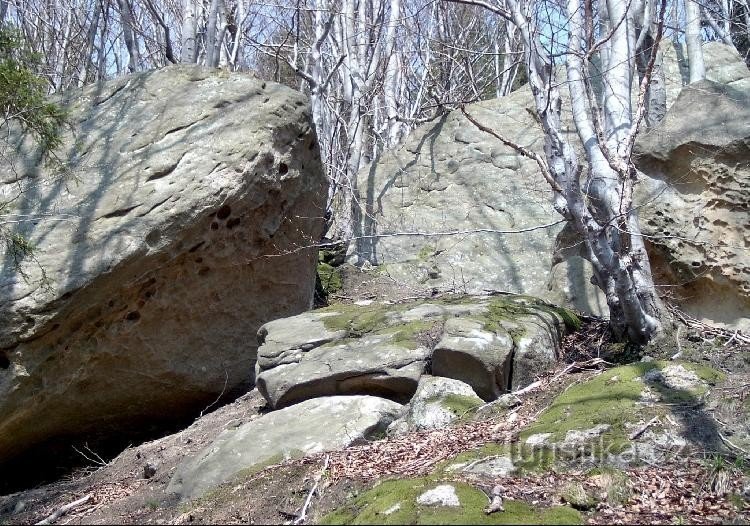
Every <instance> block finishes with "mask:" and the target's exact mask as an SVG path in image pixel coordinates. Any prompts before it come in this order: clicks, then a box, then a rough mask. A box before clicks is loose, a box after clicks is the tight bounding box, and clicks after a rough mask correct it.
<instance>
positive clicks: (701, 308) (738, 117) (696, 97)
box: [636, 68, 750, 330]
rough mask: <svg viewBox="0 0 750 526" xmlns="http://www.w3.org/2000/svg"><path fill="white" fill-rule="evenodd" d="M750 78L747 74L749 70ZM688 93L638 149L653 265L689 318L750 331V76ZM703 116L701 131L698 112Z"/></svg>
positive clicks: (705, 84) (644, 220)
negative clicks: (697, 119)
mask: <svg viewBox="0 0 750 526" xmlns="http://www.w3.org/2000/svg"><path fill="white" fill-rule="evenodd" d="M745 71H746V72H747V68H745ZM745 80H747V82H744V83H741V82H732V83H731V84H728V85H723V84H718V83H714V82H710V81H703V82H700V83H696V84H692V85H690V86H688V87H686V88H685V89H683V90H682V92H681V93H680V96H679V97H678V98H677V100H676V101H675V103H674V106H673V107H672V109H671V110H670V111H669V112H668V113H667V115H666V117H665V119H664V120H663V121H662V122H661V123H659V125H658V126H656V127H655V128H654V129H653V130H650V131H649V132H648V133H645V134H642V135H641V136H640V137H639V140H638V142H637V143H636V148H637V149H636V154H637V156H638V163H639V165H640V166H641V167H642V169H643V170H644V171H646V173H648V174H650V175H651V176H652V177H653V178H651V179H647V180H645V181H644V184H643V185H641V187H640V189H639V192H640V200H641V202H644V203H648V206H644V207H643V208H642V212H641V223H642V225H643V228H644V231H645V232H647V233H648V234H650V235H652V236H654V237H653V238H650V240H649V241H650V242H651V245H652V247H653V248H652V250H651V254H652V258H651V259H652V266H653V268H654V272H655V275H656V277H657V281H658V282H659V283H661V284H664V285H669V286H670V289H669V290H670V291H671V292H672V293H673V294H674V295H675V296H676V297H675V298H674V300H676V302H677V303H678V304H680V305H681V306H682V308H683V309H684V310H686V311H687V312H688V313H689V314H692V315H693V316H695V317H697V318H699V319H705V320H707V321H710V322H712V323H719V324H723V325H726V326H728V327H736V328H741V329H745V330H747V329H750V251H748V247H750V200H748V195H750V73H748V75H747V77H746V79H745ZM696 112H699V113H700V115H701V116H702V117H701V119H700V126H696V125H695V118H694V116H695V114H696Z"/></svg>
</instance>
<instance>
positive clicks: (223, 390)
mask: <svg viewBox="0 0 750 526" xmlns="http://www.w3.org/2000/svg"><path fill="white" fill-rule="evenodd" d="M227 383H229V373H228V372H227V371H226V369H224V387H222V389H221V392H220V393H219V396H217V397H216V400H214V401H213V402H211V403H210V404H208V405H207V406H206V407H204V408H203V411H201V414H200V415H198V418H201V417H202V416H203V413H205V412H206V411H208V410H209V409H211V408H212V407H213V406H215V405H216V404H217V403H218V401H219V400H221V397H222V396H224V392H225V391H226V390H227Z"/></svg>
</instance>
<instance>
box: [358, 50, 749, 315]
mask: <svg viewBox="0 0 750 526" xmlns="http://www.w3.org/2000/svg"><path fill="white" fill-rule="evenodd" d="M704 51H705V54H706V66H707V78H708V79H709V80H713V81H715V82H719V83H721V84H723V85H725V86H727V89H731V90H735V91H737V92H740V91H742V93H745V94H747V93H748V92H750V71H748V69H747V67H746V66H745V64H744V62H743V61H742V59H741V58H740V57H739V56H738V55H737V54H736V52H734V51H733V50H731V49H730V48H729V47H727V46H725V45H723V44H719V43H710V44H707V45H706V46H705V47H704ZM679 58H680V53H679V50H678V49H677V48H675V47H674V46H667V47H666V48H665V72H666V75H667V77H668V78H667V83H666V87H667V94H668V101H667V102H668V105H671V104H673V103H674V101H675V99H676V97H677V94H678V92H679V90H680V89H682V86H683V77H682V71H681V66H682V64H681V62H680V61H679V60H678V59H679ZM562 95H563V97H565V96H566V93H565V92H564V90H563V93H562ZM696 96H697V95H696ZM743 97H746V95H745V96H743ZM711 98H712V97H711ZM737 100H738V101H737V102H736V103H735V106H738V105H741V104H744V105H745V107H744V109H743V111H741V112H737V113H735V114H734V115H732V114H731V113H726V114H722V115H723V116H722V117H721V118H718V117H717V120H716V122H717V123H718V122H725V121H727V120H729V121H732V122H734V123H737V126H740V127H741V126H745V125H746V122H747V117H746V108H747V103H746V102H745V101H746V98H740V99H737ZM675 104H676V106H675V108H674V109H672V110H670V112H669V117H668V118H667V120H666V121H665V123H664V124H662V125H661V126H660V127H658V128H657V129H656V130H654V132H653V134H656V135H659V136H662V135H664V133H663V132H660V131H659V130H663V129H664V126H668V127H670V133H671V132H674V133H675V134H676V135H674V136H673V138H672V139H670V140H669V141H668V143H669V144H667V143H664V145H663V146H658V148H659V149H661V150H662V151H664V153H663V154H661V153H658V152H656V153H655V154H654V155H655V156H656V157H657V158H658V160H659V163H662V164H663V165H664V166H656V164H658V163H645V159H646V157H648V156H649V155H651V154H649V153H648V152H647V151H645V150H648V149H649V148H651V147H650V146H648V145H647V143H648V144H655V143H653V141H652V140H649V139H645V140H642V141H641V145H642V149H644V152H645V153H644V155H645V156H644V157H642V159H643V162H642V166H641V167H642V168H643V169H644V170H645V171H646V175H649V176H651V177H652V178H653V179H655V180H654V181H650V182H649V184H648V185H646V186H649V185H650V186H649V188H651V189H654V188H656V189H657V190H659V191H662V190H663V189H664V188H665V184H664V183H665V182H668V181H667V180H666V178H667V175H665V171H667V172H668V171H670V170H671V173H672V174H673V176H674V177H677V176H679V174H678V172H679V171H680V170H687V168H688V166H690V167H691V168H690V169H691V170H693V171H695V172H696V173H698V172H702V171H706V170H709V169H708V168H707V166H708V165H710V166H712V168H710V170H714V168H715V170H714V171H713V172H712V173H713V175H711V176H708V177H707V178H704V181H703V182H700V183H696V182H694V180H696V179H698V178H700V177H701V176H699V175H693V176H690V181H693V182H691V183H690V184H691V185H692V186H690V185H683V186H684V188H683V190H679V189H678V188H675V189H672V190H669V192H671V193H673V194H679V195H678V197H679V198H680V199H672V201H674V202H675V204H676V205H677V206H674V207H673V206H672V205H671V204H670V198H669V196H667V198H666V200H665V201H664V203H665V205H664V207H663V208H668V209H669V211H670V213H669V216H668V217H671V218H673V219H674V221H675V222H676V223H678V224H680V226H679V228H677V227H672V228H662V226H663V225H661V224H660V220H656V219H654V215H655V214H656V211H659V210H661V208H660V207H661V206H662V205H661V204H660V205H658V206H656V207H653V210H654V212H653V213H652V212H651V211H650V210H648V209H644V211H643V214H644V220H643V221H642V228H643V230H644V233H645V234H646V235H659V234H660V233H662V231H664V230H666V231H669V232H671V233H672V234H674V232H675V231H677V232H680V233H689V232H692V233H689V235H690V236H692V235H694V234H695V231H696V229H698V228H701V229H702V230H701V232H702V234H701V236H702V237H701V240H702V241H706V240H708V239H711V242H712V243H717V242H719V241H720V240H721V239H722V238H723V237H724V233H723V232H724V231H729V232H734V233H732V234H730V235H729V236H730V237H731V239H732V240H733V241H730V240H729V239H727V240H725V241H724V243H725V245H734V246H736V247H738V248H739V249H743V250H745V252H747V250H746V249H747V245H746V244H745V243H746V240H745V238H744V237H743V236H744V234H742V232H745V231H747V207H746V205H745V204H743V203H745V202H746V201H747V198H746V196H747V192H746V191H745V194H744V195H745V199H744V201H743V200H741V198H739V199H738V198H736V197H735V196H737V195H739V192H740V190H742V189H743V188H746V184H747V183H746V182H745V181H746V178H747V175H745V173H746V172H745V171H744V168H742V167H741V166H740V167H737V166H739V165H742V166H746V164H745V163H746V162H747V157H746V156H745V154H744V153H743V148H746V147H743V146H742V145H741V144H739V143H737V142H736V141H737V140H740V138H741V137H746V135H742V133H740V134H739V135H737V134H735V135H732V138H729V137H728V136H727V133H726V132H722V133H723V136H724V139H722V141H723V142H721V144H720V145H717V148H714V149H706V148H704V147H703V146H701V147H700V148H692V150H691V152H692V153H690V155H689V156H688V155H687V148H688V145H689V144H696V145H699V144H700V145H702V144H703V143H702V142H701V141H700V140H694V138H691V137H694V135H696V134H698V133H701V132H700V131H699V130H700V127H699V126H694V127H693V129H692V131H691V130H690V129H689V126H690V125H691V124H693V125H695V123H696V122H697V121H696V119H695V115H696V113H695V108H697V107H700V108H705V111H701V115H703V114H704V113H705V112H708V113H711V112H713V111H717V110H719V109H720V108H719V107H718V106H717V107H716V108H712V107H711V104H718V103H711V102H709V100H708V98H707V99H706V100H703V101H700V104H699V105H697V106H695V105H694V106H692V107H691V106H690V105H689V104H685V103H683V102H678V103H675ZM533 108H534V104H533V100H532V98H531V95H530V93H529V91H528V88H526V87H524V88H522V89H521V90H518V91H517V92H515V93H512V94H511V95H509V96H508V97H505V98H503V99H500V100H491V101H484V102H480V103H477V104H473V105H471V106H468V107H467V111H468V112H469V113H470V114H471V115H472V116H473V117H474V118H475V119H476V120H478V121H479V122H480V123H482V124H484V125H486V126H488V127H490V128H492V129H494V130H495V131H497V132H498V133H500V134H501V135H503V136H505V137H507V138H508V139H510V140H512V141H514V142H516V143H517V144H520V145H522V146H525V147H527V148H530V149H532V150H534V151H537V152H538V153H543V150H542V147H543V139H544V138H543V135H542V132H541V130H540V128H539V126H538V124H537V123H536V121H535V120H534V117H533V116H532V113H533ZM726 109H729V106H726ZM722 111H723V110H722ZM564 117H565V118H566V119H567V122H570V118H569V117H566V116H564ZM707 118H708V120H709V121H710V120H711V119H712V117H711V116H710V115H707ZM672 122H681V123H684V126H682V127H678V126H676V125H674V124H671V123H672ZM700 124H701V127H702V126H703V124H704V123H703V118H701V119H700ZM566 132H567V137H568V138H569V139H570V141H571V143H573V144H574V145H575V144H577V143H578V142H579V141H578V138H577V137H576V136H575V134H574V128H573V127H572V125H570V124H568V126H567V129H566ZM743 133H744V132H743ZM679 134H682V135H679ZM649 141H650V142H649ZM733 141H734V142H733ZM711 144H713V143H711ZM681 145H682V147H680V146H681ZM718 146H720V148H718ZM712 148H713V146H712ZM660 156H661V157H660ZM677 159H680V160H679V161H678V160H677ZM682 159H685V160H684V161H683V160H682ZM666 165H669V167H667V166H666ZM710 170H709V171H710ZM652 172H653V173H652ZM673 176H669V177H671V179H670V180H674V177H673ZM713 181H717V182H718V184H716V185H713ZM644 184H646V183H644ZM696 184H698V186H701V187H708V186H713V188H714V189H713V190H709V191H708V192H709V193H706V192H704V191H702V190H701V191H698V190H696V188H697V186H696ZM688 188H691V189H690V190H688ZM727 189H728V190H731V196H730V197H717V195H716V194H718V193H721V192H724V191H725V190H727ZM711 192H714V193H711ZM359 193H360V202H361V203H363V205H362V208H363V210H362V220H361V233H362V234H363V235H365V236H369V235H371V234H393V233H406V232H430V233H433V234H434V233H439V232H449V231H458V232H462V233H461V234H460V235H451V236H442V237H441V236H433V237H429V238H426V237H422V236H418V235H414V236H402V235H399V236H386V237H375V238H368V237H365V238H363V239H362V240H360V241H359V243H358V246H357V247H355V249H354V250H355V255H357V256H359V257H361V258H362V259H367V260H369V261H370V262H373V263H375V264H379V265H383V266H384V268H385V269H386V272H387V273H388V275H389V276H390V277H392V278H393V279H395V280H397V281H399V282H401V283H403V284H404V286H405V287H409V288H414V289H422V290H430V289H433V288H437V289H439V290H455V291H461V292H464V291H467V292H470V293H473V292H481V291H483V290H485V289H494V290H506V291H511V292H517V293H525V294H529V295H533V296H537V297H540V298H543V299H545V300H547V301H550V302H552V303H555V304H567V305H572V306H574V307H576V308H578V309H580V310H582V311H583V312H587V313H593V314H605V315H606V314H607V313H608V309H607V306H606V302H605V301H604V298H603V297H602V295H601V294H600V293H599V291H598V290H596V289H595V287H594V286H593V285H591V283H590V275H591V273H590V268H589V264H588V263H587V262H585V261H583V260H582V259H581V258H579V257H578V256H572V257H570V258H568V260H567V261H565V262H563V263H562V264H560V265H557V266H555V267H554V268H552V254H553V251H554V249H555V248H556V243H555V240H556V238H557V235H558V233H559V232H560V230H561V228H562V225H561V224H553V223H555V222H556V221H558V220H559V216H558V215H557V214H556V213H555V212H554V211H553V209H552V207H551V205H550V203H549V201H550V197H551V192H550V190H549V186H548V185H547V184H546V182H545V181H544V180H543V179H542V177H541V175H540V174H539V170H538V167H537V166H536V164H535V163H534V161H531V160H529V159H526V158H524V157H521V156H520V155H518V154H517V153H516V152H515V151H514V150H512V149H511V148H509V147H506V146H504V145H503V144H502V143H501V142H500V141H498V140H497V139H495V138H494V137H492V136H491V135H489V134H487V133H485V132H482V131H481V130H479V129H478V128H477V127H476V126H474V125H473V124H472V123H470V122H469V121H468V120H467V119H466V118H465V117H464V116H463V115H462V114H461V113H460V112H451V113H449V114H447V115H445V116H443V117H441V118H440V120H438V121H436V122H433V123H430V124H426V125H424V126H422V127H420V128H418V129H417V130H415V131H414V132H412V134H411V136H410V137H409V139H408V140H407V141H406V143H405V144H404V146H403V147H401V148H400V149H398V150H396V151H393V152H385V153H384V154H383V155H382V157H381V158H380V159H378V160H377V162H375V163H373V164H371V165H370V166H367V167H365V168H364V169H363V171H362V172H361V173H360V177H359ZM644 195H645V194H644ZM665 195H666V194H665ZM660 199H661V197H660ZM683 201H684V203H683ZM719 202H721V203H723V204H721V205H718V204H716V205H714V204H712V203H719ZM641 203H645V201H641ZM706 207H708V208H709V209H711V208H713V209H715V211H714V212H710V213H709V216H711V214H713V215H714V216H715V217H713V216H711V217H710V218H707V219H705V220H704V219H700V220H699V223H700V226H693V221H694V220H696V217H700V216H701V209H704V208H706ZM719 208H721V210H719ZM652 219H653V221H652V222H653V224H651V223H650V222H649V221H650V220H652ZM708 222H711V223H712V224H714V223H715V224H714V226H713V227H710V228H708V227H705V224H706V223H708ZM724 223H726V225H724ZM544 225H551V226H546V227H545V226H544ZM534 227H540V228H536V229H534V230H529V231H524V229H532V228H534ZM675 228H677V230H675ZM691 228H692V229H693V230H692V231H691V230H690V229H691ZM720 229H722V231H721V232H719V231H718V230H720ZM475 230H483V232H481V233H471V232H472V231H475ZM486 230H494V231H497V232H496V233H491V232H487V231H486ZM509 231H515V232H518V231H521V232H518V233H503V232H509ZM678 235H682V234H678ZM562 241H564V240H562ZM651 245H652V247H651V248H652V250H651V252H652V255H653V256H654V257H655V258H657V259H658V257H659V254H663V253H664V252H663V250H662V249H664V250H666V253H667V256H661V257H662V259H666V260H667V263H666V264H665V265H659V263H658V262H657V267H661V266H664V267H665V270H664V271H663V272H660V273H659V275H658V276H657V277H658V278H659V279H662V283H663V284H665V285H669V286H670V287H671V286H673V285H675V284H677V283H679V284H680V286H681V285H682V283H683V281H681V280H680V279H679V278H666V277H664V276H666V275H667V274H668V273H669V272H672V271H673V269H672V268H671V267H670V264H671V261H672V260H675V259H684V260H685V261H688V266H690V265H692V260H691V259H690V257H691V256H690V254H688V252H690V253H692V254H695V255H696V257H698V259H696V261H697V262H698V263H699V264H698V265H696V266H694V267H695V268H696V269H697V270H698V271H699V272H704V271H706V270H708V269H714V270H712V271H711V274H712V276H719V275H721V276H722V277H721V278H718V277H713V278H710V281H711V287H708V288H706V286H704V285H701V286H700V287H698V288H696V287H694V286H692V287H691V286H690V285H687V286H686V288H685V290H684V294H681V296H682V297H681V298H677V299H678V303H680V302H682V305H684V306H685V307H686V308H687V309H688V310H691V309H692V307H691V304H690V300H689V299H688V297H689V296H694V295H703V296H706V295H708V294H709V293H711V294H714V295H716V296H717V297H721V295H722V294H725V293H726V291H727V290H729V288H728V287H729V286H731V287H736V286H737V284H738V283H739V281H737V279H738V278H737V276H744V278H742V279H744V280H747V279H748V274H747V270H746V268H747V264H746V263H743V262H742V260H743V258H742V257H740V256H738V255H737V254H736V253H730V252H732V250H734V249H729V248H727V247H726V246H724V247H721V248H719V249H718V250H713V251H712V252H711V253H709V252H710V251H707V250H704V249H697V248H695V247H696V245H694V244H685V246H689V247H690V248H688V249H684V251H685V255H684V256H682V255H680V256H679V257H678V256H676V255H672V254H674V252H675V251H674V250H672V249H669V248H668V245H669V243H667V241H666V240H664V239H663V238H655V239H652V244H651ZM657 246H658V247H659V248H656V247H657ZM712 259H716V261H712ZM678 266H680V264H679V263H678ZM718 267H721V270H720V271H719V270H718ZM667 271H668V272H667ZM683 274H684V273H683ZM729 276H734V277H731V278H730V277H729ZM732 280H734V281H732ZM730 282H731V283H730ZM701 283H703V284H706V283H708V281H707V280H703V281H702V282H701ZM741 294H743V295H744V296H745V297H747V292H746V291H745V292H741ZM733 297H736V294H735V293H733ZM718 301H720V300H718V299H717V302H718ZM744 301H745V300H742V301H740V300H735V299H733V300H732V301H730V302H727V303H725V304H724V305H721V306H720V305H718V304H717V303H716V302H715V304H714V305H712V306H711V308H708V306H707V308H704V309H701V310H700V312H699V311H698V310H695V309H692V311H693V312H696V313H698V314H700V316H702V317H705V318H707V319H709V320H713V321H722V322H726V323H728V324H730V325H734V326H736V325H738V324H739V318H743V317H744V318H747V313H746V311H745V310H743V309H744V307H742V305H741V304H742V303H743V302H744ZM714 308H715V309H716V312H717V314H716V316H712V315H711V310H712V309H714ZM723 311H726V312H723Z"/></svg>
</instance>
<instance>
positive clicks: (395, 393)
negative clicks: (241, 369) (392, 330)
mask: <svg viewBox="0 0 750 526" xmlns="http://www.w3.org/2000/svg"><path fill="white" fill-rule="evenodd" d="M323 317H325V314H321V313H315V312H312V313H306V314H302V315H298V316H294V317H291V318H287V319H283V320H277V321H274V322H272V323H268V324H266V325H265V326H263V327H262V328H261V331H260V334H261V337H262V338H263V339H264V343H263V345H262V346H261V347H260V349H259V351H258V361H257V365H256V371H257V377H256V382H257V386H258V390H259V391H260V393H261V394H262V395H263V396H264V397H265V398H266V400H268V402H269V403H270V404H271V407H274V408H278V407H285V406H288V405H290V404H294V403H297V402H300V401H302V400H307V399H309V398H315V397H318V396H330V395H346V394H373V395H378V396H384V397H386V398H390V399H393V400H398V401H401V402H407V401H408V400H409V399H410V398H411V396H412V395H413V394H414V392H415V391H416V389H417V383H418V382H419V378H420V377H421V376H422V372H423V371H424V368H425V365H426V360H427V358H428V356H429V354H430V350H429V349H427V348H426V347H422V346H419V347H416V348H413V349H410V348H407V347H405V346H403V345H399V344H398V342H394V334H366V335H364V336H362V337H361V338H356V339H351V338H347V339H345V340H343V341H339V340H341V339H342V338H344V336H346V335H347V332H346V331H338V332H336V331H327V330H326V329H325V328H324V326H323V324H322V322H321V321H320V320H321V319H322V318H323ZM315 328H316V329H315ZM316 330H317V332H316ZM277 335H278V336H277ZM324 341H326V343H323V344H321V342H324Z"/></svg>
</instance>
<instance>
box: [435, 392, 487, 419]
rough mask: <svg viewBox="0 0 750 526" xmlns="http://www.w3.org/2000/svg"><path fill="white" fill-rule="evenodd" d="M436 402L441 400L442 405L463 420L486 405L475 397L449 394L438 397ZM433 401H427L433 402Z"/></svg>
mask: <svg viewBox="0 0 750 526" xmlns="http://www.w3.org/2000/svg"><path fill="white" fill-rule="evenodd" d="M435 400H440V405H441V406H442V407H444V408H445V409H447V410H448V411H450V412H451V413H453V414H454V415H456V416H457V417H459V418H461V417H464V416H466V415H468V414H469V413H471V412H472V411H474V410H476V409H477V408H478V407H479V406H481V405H482V404H484V401H483V400H482V399H481V398H478V397H473V396H465V395H458V394H448V395H445V396H441V397H437V398H436V399H435ZM432 401H433V400H427V402H432Z"/></svg>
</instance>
